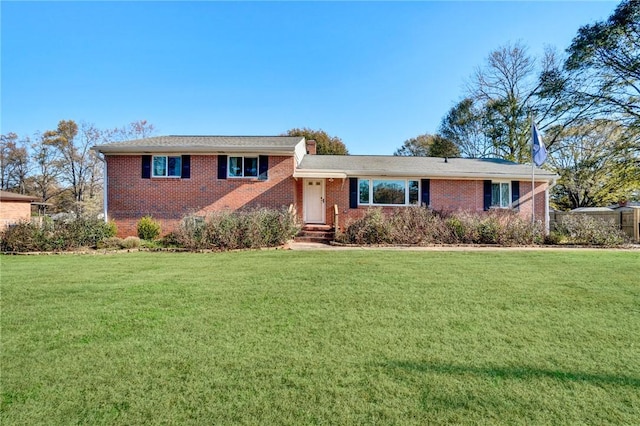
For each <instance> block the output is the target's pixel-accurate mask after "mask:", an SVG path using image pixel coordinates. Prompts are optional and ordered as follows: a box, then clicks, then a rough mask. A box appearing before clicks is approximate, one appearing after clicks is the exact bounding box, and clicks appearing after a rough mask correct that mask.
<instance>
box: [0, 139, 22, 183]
mask: <svg viewBox="0 0 640 426" xmlns="http://www.w3.org/2000/svg"><path fill="white" fill-rule="evenodd" d="M28 143H29V140H28V139H26V140H19V138H18V135H17V134H15V133H8V134H6V135H2V137H1V139H0V189H4V190H9V189H11V190H17V191H18V192H20V193H21V194H24V193H26V190H27V188H26V179H27V177H28V173H29V155H28V153H27V149H26V144H28Z"/></svg>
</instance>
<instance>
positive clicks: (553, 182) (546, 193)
mask: <svg viewBox="0 0 640 426" xmlns="http://www.w3.org/2000/svg"><path fill="white" fill-rule="evenodd" d="M554 186H556V179H555V178H553V179H551V181H550V182H549V185H547V188H546V189H545V190H544V216H545V217H544V222H545V225H544V230H545V235H549V232H551V223H550V220H551V217H550V212H549V190H550V189H551V188H553V187H554Z"/></svg>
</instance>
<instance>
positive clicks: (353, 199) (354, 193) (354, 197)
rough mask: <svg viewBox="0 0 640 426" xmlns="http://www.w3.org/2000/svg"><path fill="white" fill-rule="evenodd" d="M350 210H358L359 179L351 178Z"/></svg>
mask: <svg viewBox="0 0 640 426" xmlns="http://www.w3.org/2000/svg"><path fill="white" fill-rule="evenodd" d="M349 208H350V209H357V208H358V178H349Z"/></svg>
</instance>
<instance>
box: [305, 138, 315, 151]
mask: <svg viewBox="0 0 640 426" xmlns="http://www.w3.org/2000/svg"><path fill="white" fill-rule="evenodd" d="M307 154H309V155H316V141H314V140H313V139H310V140H308V141H307Z"/></svg>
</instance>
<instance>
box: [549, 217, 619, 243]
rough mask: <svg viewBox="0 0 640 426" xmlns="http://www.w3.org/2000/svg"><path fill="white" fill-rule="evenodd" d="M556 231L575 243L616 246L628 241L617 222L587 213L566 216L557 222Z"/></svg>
mask: <svg viewBox="0 0 640 426" xmlns="http://www.w3.org/2000/svg"><path fill="white" fill-rule="evenodd" d="M556 232H557V233H559V234H560V235H562V236H563V237H564V239H566V241H567V242H569V243H573V244H585V245H594V246H605V247H615V246H620V245H622V244H624V243H625V242H626V241H627V236H626V235H625V234H624V232H622V230H620V229H619V228H618V226H617V225H616V224H614V223H612V222H609V221H605V220H602V219H600V218H594V217H591V216H589V215H585V214H572V215H568V216H565V217H564V218H563V220H562V222H561V223H557V224H556Z"/></svg>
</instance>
